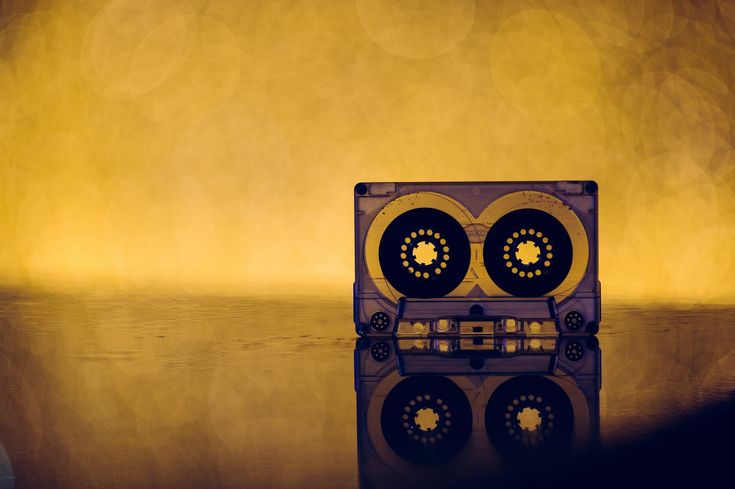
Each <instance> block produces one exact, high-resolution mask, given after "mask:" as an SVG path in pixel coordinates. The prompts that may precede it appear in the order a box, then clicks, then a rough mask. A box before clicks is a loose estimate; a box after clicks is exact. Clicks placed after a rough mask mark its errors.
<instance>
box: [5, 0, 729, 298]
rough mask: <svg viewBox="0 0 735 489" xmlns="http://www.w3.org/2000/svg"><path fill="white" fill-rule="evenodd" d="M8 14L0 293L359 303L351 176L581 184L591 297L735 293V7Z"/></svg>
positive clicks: (270, 6)
mask: <svg viewBox="0 0 735 489" xmlns="http://www.w3.org/2000/svg"><path fill="white" fill-rule="evenodd" d="M0 16H1V17H0V240H1V241H0V243H1V244H0V284H2V285H5V286H12V287H15V286H36V287H56V286H64V287H124V288H127V287H131V288H152V289H155V288H173V289H183V290H188V291H192V290H195V291H200V292H206V293H225V292H226V293H230V292H235V293H238V292H240V291H242V292H243V293H245V292H248V291H253V290H271V291H288V292H289V293H291V292H293V291H299V290H304V289H308V290H317V291H321V290H324V291H335V290H341V291H342V293H344V294H349V290H350V286H351V283H352V278H353V274H354V249H353V215H352V205H353V202H352V187H353V185H354V184H355V183H356V182H358V181H401V180H423V181H426V180H545V179H595V180H597V181H598V182H599V184H600V263H601V268H600V274H601V280H602V281H603V294H604V296H605V298H606V300H621V301H659V302H680V301H692V302H731V301H733V300H734V299H735V279H733V277H735V244H733V243H735V194H734V193H735V155H734V153H733V145H734V144H735V142H734V141H735V138H734V131H733V124H734V121H735V94H734V93H733V89H732V87H733V86H734V83H733V79H734V77H735V5H734V4H733V3H731V2H725V1H723V2H674V3H670V2H634V1H612V2H586V1H582V0H580V1H578V2H572V1H568V2H524V1H508V2H502V1H501V2H479V1H478V2H475V1H471V0H425V1H419V0H411V1H408V0H407V1H388V0H375V1H369V0H357V1H347V2H342V1H337V0H332V1H303V2H294V1H288V2H286V1H284V2H254V1H253V2H250V1H248V2H241V1H234V0H223V1H220V2H214V1H212V2H207V1H204V0H179V1H173V0H171V1H155V0H145V1H143V0H115V1H111V2H93V1H85V0H71V1H60V0H48V1H39V2H35V3H34V2H28V1H22V0H9V1H3V2H0ZM282 284H288V286H285V285H282Z"/></svg>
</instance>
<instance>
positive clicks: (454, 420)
mask: <svg viewBox="0 0 735 489" xmlns="http://www.w3.org/2000/svg"><path fill="white" fill-rule="evenodd" d="M495 340H496V341H499V342H501V343H502V342H503V341H505V340H503V339H495ZM511 341H516V340H511ZM597 345H598V343H597V340H596V339H595V338H594V337H586V338H582V337H579V338H565V339H561V340H557V339H554V341H553V344H551V343H549V344H547V345H546V349H545V350H544V351H536V352H531V351H530V350H529V349H527V348H526V349H524V348H523V347H521V348H519V349H518V350H516V351H517V353H516V354H514V355H512V356H508V355H507V354H502V353H501V352H502V349H495V348H494V347H493V348H490V349H486V350H485V351H483V352H482V353H479V352H477V351H463V350H462V349H452V350H450V351H447V350H446V349H442V348H438V343H436V341H434V342H431V341H430V342H428V343H421V342H419V343H418V344H417V345H412V344H408V343H406V342H405V341H404V344H401V341H399V340H395V341H393V340H389V339H381V338H377V337H374V338H371V339H367V338H363V339H362V340H359V342H358V346H357V347H356V350H355V365H356V372H355V375H356V383H355V386H356V390H357V407H358V412H357V416H358V419H357V427H358V437H357V438H358V463H359V472H360V480H361V487H363V488H367V487H458V486H463V485H468V486H469V485H471V484H470V483H471V482H473V481H483V482H484V483H485V484H487V483H488V481H489V480H491V479H492V477H494V476H498V475H499V474H501V473H502V472H503V471H506V470H508V469H509V468H510V469H512V468H513V467H514V466H515V465H516V464H521V465H523V466H524V467H526V468H530V467H532V466H533V464H535V463H546V462H548V461H549V460H554V457H566V456H573V455H574V454H575V453H578V452H581V451H584V450H587V449H589V448H592V447H595V446H596V445H597V444H598V438H599V389H600V350H599V348H598V346H597ZM495 346H499V345H495ZM478 358H482V359H484V360H485V363H484V365H481V366H479V367H478V363H477V361H476V360H477V359H478ZM473 360H474V361H473Z"/></svg>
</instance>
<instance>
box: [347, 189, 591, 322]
mask: <svg viewBox="0 0 735 489" xmlns="http://www.w3.org/2000/svg"><path fill="white" fill-rule="evenodd" d="M597 193H598V188H597V184H596V183H595V182H593V181H549V182H444V183H441V182H434V183H360V184H357V185H356V186H355V258H356V261H355V284H354V321H355V327H356V330H357V332H358V333H359V334H361V335H363V334H378V335H385V334H393V333H396V332H398V331H399V330H401V329H402V328H404V329H405V328H408V327H411V328H413V327H414V326H415V327H416V329H417V332H418V330H419V329H420V328H424V332H425V333H427V334H440V333H445V332H446V331H441V327H442V326H444V325H446V324H447V323H457V322H458V321H461V320H477V319H483V320H486V321H497V322H499V323H501V324H505V322H506V321H507V320H509V319H512V320H514V321H515V324H517V325H518V328H519V329H520V331H525V330H526V329H527V328H530V327H531V325H532V324H535V323H536V324H537V323H541V324H543V323H548V322H551V323H553V324H554V327H555V328H556V330H557V331H558V332H559V333H562V334H590V333H592V334H594V333H596V332H597V330H598V328H599V323H600V318H601V312H600V282H599V280H598V245H597V234H598V232H597V202H598V198H597ZM417 325H420V326H417Z"/></svg>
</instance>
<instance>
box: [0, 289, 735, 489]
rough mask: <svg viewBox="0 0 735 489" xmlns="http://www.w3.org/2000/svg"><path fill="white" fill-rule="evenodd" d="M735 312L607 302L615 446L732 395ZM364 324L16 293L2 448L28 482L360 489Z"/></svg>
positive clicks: (610, 427)
mask: <svg viewBox="0 0 735 489" xmlns="http://www.w3.org/2000/svg"><path fill="white" fill-rule="evenodd" d="M733 321H735V308H725V307H722V308H717V307H690V308H682V307H678V308H668V307H663V306H658V307H649V308H640V307H635V308H634V307H625V306H621V305H606V306H605V308H604V318H603V325H602V328H601V332H600V334H599V339H600V344H601V348H602V354H603V362H602V365H603V374H602V391H601V395H600V405H601V436H602V441H603V443H604V444H606V445H610V444H614V443H616V442H619V441H622V440H624V439H629V438H637V437H641V436H642V435H644V434H646V433H648V432H650V431H652V430H654V429H656V428H658V427H662V426H665V425H666V424H669V423H672V422H675V421H676V420H677V419H679V418H681V417H682V416H686V415H687V414H689V413H693V412H694V411H696V410H697V409H699V408H700V407H702V406H705V405H707V404H709V403H712V402H714V401H716V400H718V399H722V398H724V397H725V396H727V395H728V394H729V392H732V390H733V388H734V387H735V373H733V372H735V348H734V347H735V328H734V327H733ZM352 331H353V325H352V324H351V307H350V303H349V299H348V298H340V297H336V298H310V299H306V298H305V299H303V300H300V301H293V302H283V301H278V300H275V299H272V298H268V297H261V298H238V297H206V296H176V295H144V294H119V293H114V294H113V293H110V294H104V293H91V294H90V293H85V294H58V293H45V292H44V293H39V292H34V293H29V292H28V293H20V292H6V293H5V294H4V295H3V296H2V299H1V300H0V385H1V386H2V390H0V413H2V416H0V441H2V444H3V445H4V447H5V450H6V451H7V454H8V458H9V461H10V464H11V465H12V470H13V472H14V475H15V478H16V487H19V488H46V487H54V488H78V487H90V488H97V487H99V488H102V487H105V488H107V487H112V488H128V487H130V488H147V487H177V488H190V487H191V488H194V487H196V488H207V487H294V488H296V487H298V488H303V487H355V486H356V485H357V473H356V457H357V456H356V438H355V437H356V434H355V431H356V430H355V392H354V388H353V367H352V362H353V349H354V337H353V332H352ZM6 466H7V464H3V463H2V457H0V471H3V470H5V471H7V470H6V469H4V468H3V467H6ZM2 475H4V474H3V473H2V472H0V476H2ZM0 487H2V486H1V485H0Z"/></svg>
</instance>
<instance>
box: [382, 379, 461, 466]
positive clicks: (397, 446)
mask: <svg viewBox="0 0 735 489" xmlns="http://www.w3.org/2000/svg"><path fill="white" fill-rule="evenodd" d="M380 424H381V429H382V432H383V436H384V437H385V440H386V442H387V443H388V445H389V446H390V447H391V449H392V450H393V451H394V452H396V453H397V454H398V455H399V456H400V457H402V458H404V459H406V460H408V461H410V462H412V463H416V464H436V463H441V462H445V461H448V460H450V459H451V458H452V457H454V456H455V455H456V454H457V453H459V451H460V450H461V449H462V448H463V447H464V445H465V443H466V442H467V439H468V438H469V435H470V432H471V431H472V408H471V406H470V403H469V400H468V399H467V397H466V396H465V394H464V392H463V391H462V389H460V388H459V387H458V386H457V385H456V384H455V383H454V382H452V381H451V380H449V379H447V378H445V377H440V376H430V375H424V376H414V377H409V378H407V379H405V380H403V381H401V382H400V383H399V384H398V385H396V387H394V388H393V390H391V391H390V393H389V394H388V396H386V399H385V402H384V404H383V407H382V410H381V415H380Z"/></svg>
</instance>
